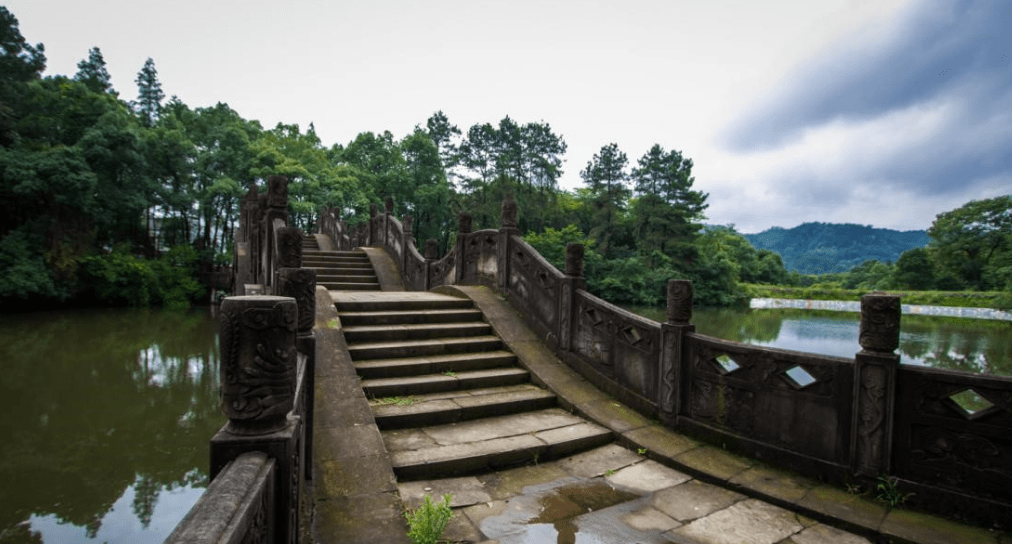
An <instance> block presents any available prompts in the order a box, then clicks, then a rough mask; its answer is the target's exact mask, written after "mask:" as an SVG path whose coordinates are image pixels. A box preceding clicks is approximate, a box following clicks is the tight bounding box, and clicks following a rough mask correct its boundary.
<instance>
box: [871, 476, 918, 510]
mask: <svg viewBox="0 0 1012 544" xmlns="http://www.w3.org/2000/svg"><path fill="white" fill-rule="evenodd" d="M898 484H899V478H897V477H895V476H891V477H887V476H879V477H878V485H876V486H875V498H876V499H878V500H880V501H882V502H884V503H886V504H888V505H889V507H890V508H896V507H897V506H899V505H901V504H903V503H905V502H907V499H909V498H910V497H912V496H914V493H903V492H902V491H900V489H899V485H898Z"/></svg>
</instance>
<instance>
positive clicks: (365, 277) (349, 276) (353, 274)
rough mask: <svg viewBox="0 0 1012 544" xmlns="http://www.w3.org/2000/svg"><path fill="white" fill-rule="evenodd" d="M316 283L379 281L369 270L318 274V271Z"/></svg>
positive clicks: (326, 271)
mask: <svg viewBox="0 0 1012 544" xmlns="http://www.w3.org/2000/svg"><path fill="white" fill-rule="evenodd" d="M316 281H317V282H321V281H330V282H340V281H346V282H351V283H375V282H377V281H379V280H378V279H376V274H373V273H372V271H371V270H352V271H345V270H325V271H324V273H322V274H321V273H320V271H319V270H317V272H316Z"/></svg>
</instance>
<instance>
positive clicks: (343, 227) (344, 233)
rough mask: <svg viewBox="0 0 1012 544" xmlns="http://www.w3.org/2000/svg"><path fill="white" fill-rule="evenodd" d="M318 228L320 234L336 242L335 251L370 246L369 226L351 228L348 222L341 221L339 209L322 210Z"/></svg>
mask: <svg viewBox="0 0 1012 544" xmlns="http://www.w3.org/2000/svg"><path fill="white" fill-rule="evenodd" d="M316 226H317V232H318V233H320V234H326V235H327V236H330V239H331V240H333V241H334V249H336V250H338V251H348V250H350V249H351V248H354V247H358V246H364V245H368V244H367V243H366V238H367V237H368V233H369V231H368V228H369V227H368V225H367V224H365V223H362V224H360V225H359V226H358V227H356V228H349V227H348V222H347V221H344V220H342V219H341V215H340V210H339V209H338V208H322V209H321V210H320V216H319V220H318V221H317V223H316Z"/></svg>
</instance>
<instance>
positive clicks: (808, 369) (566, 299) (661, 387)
mask: <svg viewBox="0 0 1012 544" xmlns="http://www.w3.org/2000/svg"><path fill="white" fill-rule="evenodd" d="M392 208H393V205H392V202H390V201H389V200H388V201H387V202H386V212H385V213H384V214H376V213H375V207H373V213H372V217H371V218H370V222H369V233H370V237H369V238H368V239H367V240H366V243H368V244H369V245H372V246H379V247H383V248H385V249H386V250H387V252H388V253H390V255H391V256H392V257H393V259H394V260H395V261H396V262H398V263H399V264H400V266H401V273H402V277H403V279H404V282H405V285H406V286H407V287H408V288H409V289H415V290H427V289H431V288H433V287H436V286H438V285H444V284H485V285H489V286H491V287H493V288H495V289H496V290H497V291H498V292H499V293H500V294H501V295H503V296H504V297H506V298H507V300H509V302H510V303H511V304H512V305H513V306H515V307H516V308H517V309H518V310H520V312H519V313H520V315H522V316H523V319H525V320H526V321H527V322H528V324H529V325H530V326H531V327H532V329H534V330H535V331H536V332H537V333H538V334H539V335H540V336H541V338H542V339H544V341H545V342H546V343H547V344H548V345H550V346H551V347H552V348H553V349H554V350H555V352H556V354H557V355H558V356H559V357H560V359H562V360H564V361H565V362H566V363H567V364H569V365H570V366H571V367H573V368H574V369H576V370H577V371H578V372H579V373H580V374H581V375H583V376H584V377H585V378H586V379H587V380H588V381H590V382H592V383H594V384H595V385H597V386H598V387H599V388H601V389H602V390H604V391H606V392H607V393H609V394H611V395H612V396H614V397H615V398H617V399H619V400H621V401H622V402H623V403H625V404H626V405H629V406H631V407H633V408H635V409H636V410H637V411H639V412H641V413H642V414H644V415H646V416H648V417H651V418H656V419H658V420H660V421H662V422H664V423H665V424H666V425H667V426H668V427H670V428H672V429H675V430H678V431H681V432H686V433H688V434H691V435H694V436H697V437H700V438H702V439H705V440H707V441H710V442H712V443H715V444H721V445H724V446H726V447H729V448H733V449H735V450H736V451H739V452H741V453H744V454H746V455H750V456H752V457H755V458H758V459H760V460H766V461H769V462H771V463H774V464H779V465H784V466H790V467H791V468H794V469H797V470H799V471H800V472H802V473H804V474H807V475H809V476H813V477H817V478H822V479H827V480H831V481H835V482H838V483H844V482H854V481H863V482H865V483H866V484H867V485H871V486H872V487H874V486H875V485H877V483H878V480H877V478H879V477H889V476H895V477H896V478H898V479H899V480H898V482H899V485H900V487H901V488H903V489H907V490H911V491H915V492H916V494H915V495H913V496H911V499H910V502H911V503H914V504H917V505H920V506H922V507H924V508H927V509H931V510H936V511H940V512H943V513H946V514H948V515H956V516H960V517H964V518H966V519H973V520H977V521H978V522H981V523H984V524H988V525H990V524H999V525H1001V526H1004V527H1010V526H1012V379H1009V378H1002V377H991V376H984V375H974V374H965V373H960V372H954V371H946V370H937V369H930V368H922V367H914V366H905V365H900V358H899V355H897V354H896V353H895V350H896V348H897V346H898V339H899V336H898V334H899V332H898V331H899V319H900V304H899V297H896V296H891V295H885V294H876V295H867V296H865V297H864V299H863V300H862V303H861V318H860V319H861V322H860V325H861V326H860V330H861V332H860V342H859V344H860V346H859V347H860V348H861V349H860V351H859V352H858V353H856V355H855V356H854V357H853V358H840V357H829V356H823V355H816V354H811V353H800V352H793V351H788V350H782V349H772V348H765V347H760V346H753V345H749V344H743V343H738V342H731V341H728V340H723V339H720V338H714V337H710V336H706V335H702V334H698V333H696V332H695V329H694V326H693V325H692V324H691V316H692V286H691V284H690V282H688V281H685V280H672V281H671V282H670V283H669V285H668V320H667V322H665V323H657V322H655V321H652V320H649V319H646V318H643V317H640V316H638V315H635V314H632V313H630V312H628V311H626V310H623V309H622V308H619V307H618V306H615V305H614V304H611V303H609V302H607V301H604V300H602V299H600V298H598V297H596V296H594V295H592V294H590V293H589V292H587V291H586V282H585V280H584V278H583V251H584V250H583V247H582V246H580V245H578V244H571V245H570V246H569V247H567V248H566V249H567V254H566V267H565V268H566V270H565V271H564V272H563V271H559V270H558V269H556V268H555V267H554V266H552V265H551V264H550V263H548V262H547V261H546V260H545V259H544V258H543V257H542V256H541V255H539V254H538V253H537V251H535V250H534V249H533V248H532V247H531V246H530V245H528V244H527V243H526V242H524V241H523V240H522V239H520V237H519V236H518V234H519V233H518V231H517V228H516V215H517V210H516V204H515V203H514V202H513V201H512V200H511V199H507V201H506V202H504V203H503V214H502V227H501V228H500V229H498V230H483V231H478V232H475V233H472V232H471V220H470V217H468V216H467V215H465V214H461V215H460V218H459V229H458V234H457V242H456V245H455V246H454V247H453V248H452V249H451V250H450V252H449V253H447V255H445V256H443V257H442V258H441V259H437V255H435V242H429V243H426V251H425V252H424V253H419V251H418V249H417V248H416V247H415V245H414V243H413V240H412V239H411V237H410V221H411V218H410V217H405V218H404V219H402V220H401V221H398V220H397V219H395V218H393V217H392ZM405 225H408V228H406V229H405V228H404V226H405ZM855 348H858V346H855Z"/></svg>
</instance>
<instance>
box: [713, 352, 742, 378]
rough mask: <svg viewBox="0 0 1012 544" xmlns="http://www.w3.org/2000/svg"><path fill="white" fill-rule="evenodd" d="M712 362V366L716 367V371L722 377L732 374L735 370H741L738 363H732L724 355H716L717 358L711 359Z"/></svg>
mask: <svg viewBox="0 0 1012 544" xmlns="http://www.w3.org/2000/svg"><path fill="white" fill-rule="evenodd" d="M713 362H714V364H716V365H717V370H718V371H720V373H721V374H724V375H727V374H730V373H732V372H734V371H735V370H738V369H740V368H741V365H739V364H738V363H736V362H734V359H732V358H730V357H728V356H727V355H726V354H725V355H718V356H716V357H714V358H713Z"/></svg>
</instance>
